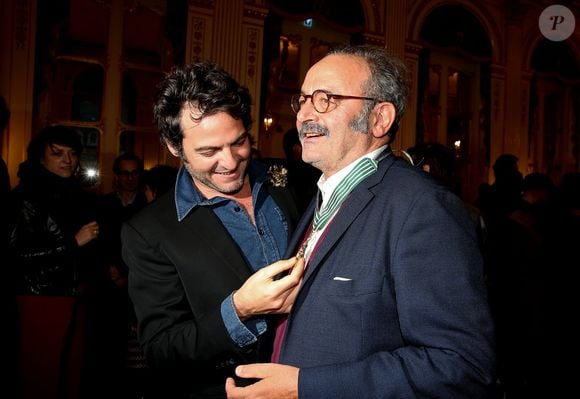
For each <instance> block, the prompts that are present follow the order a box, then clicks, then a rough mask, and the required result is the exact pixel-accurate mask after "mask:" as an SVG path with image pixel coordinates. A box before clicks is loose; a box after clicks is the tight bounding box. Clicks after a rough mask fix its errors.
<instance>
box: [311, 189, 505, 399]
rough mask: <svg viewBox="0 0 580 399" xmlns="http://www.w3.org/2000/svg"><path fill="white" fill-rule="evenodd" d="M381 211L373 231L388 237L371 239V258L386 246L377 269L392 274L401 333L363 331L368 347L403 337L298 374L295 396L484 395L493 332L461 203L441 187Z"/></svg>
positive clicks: (392, 328)
mask: <svg viewBox="0 0 580 399" xmlns="http://www.w3.org/2000/svg"><path fill="white" fill-rule="evenodd" d="M393 209H397V212H391V211H392V210H393ZM384 212H385V217H383V218H381V219H382V221H377V226H375V227H377V229H378V228H380V229H381V230H382V231H387V236H388V238H387V239H386V241H384V242H373V244H374V245H375V248H369V249H368V252H369V256H370V254H372V253H374V254H376V253H377V252H378V251H381V249H380V248H382V247H383V245H384V246H385V247H387V246H388V247H389V248H390V249H389V250H386V249H383V251H384V252H385V253H387V255H386V256H385V257H383V261H384V262H383V264H380V265H379V264H376V265H375V267H377V268H379V267H382V268H385V269H386V270H387V272H386V279H385V283H384V284H386V286H388V287H389V288H387V289H391V288H392V291H393V292H394V293H395V294H394V295H395V308H394V309H392V310H389V311H392V312H396V313H397V316H398V317H397V319H398V322H399V326H396V325H382V326H381V325H376V326H375V327H374V328H373V331H372V332H370V331H368V332H366V334H367V339H368V340H369V341H372V340H373V338H372V336H371V337H369V336H368V334H381V333H380V331H383V332H384V334H394V333H396V334H400V342H401V344H400V345H398V347H396V348H381V347H377V348H376V350H374V351H371V352H370V353H368V354H367V355H365V356H364V357H362V358H359V359H357V360H356V361H347V362H343V363H339V364H330V365H322V366H314V367H308V368H301V370H300V374H299V397H300V398H301V399H310V398H322V397H326V398H330V397H332V398H355V397H361V396H362V397H369V398H392V399H400V398H466V399H467V398H469V399H472V398H485V397H487V394H488V390H489V387H490V386H491V385H492V383H493V380H494V360H495V359H494V346H493V344H494V343H493V325H492V321H491V316H490V314H489V310H488V306H487V299H486V292H485V286H484V280H483V267H482V259H481V255H480V253H479V248H478V245H477V242H476V239H475V234H474V232H473V231H471V230H472V229H471V225H470V222H469V217H468V216H467V212H466V210H465V208H464V204H463V203H462V202H461V201H460V200H459V199H458V198H456V197H455V196H453V195H452V194H450V193H447V192H445V191H443V190H441V191H436V192H435V193H433V192H431V191H430V192H427V193H419V194H417V195H416V196H415V197H414V198H411V200H407V203H403V201H400V202H399V203H398V204H397V205H396V207H395V208H389V207H387V208H386V209H384ZM387 215H388V216H387ZM389 218H390V220H389ZM369 228H370V227H369ZM370 229H372V228H370ZM371 231H372V230H371ZM369 234H371V237H372V236H373V233H369ZM380 234H381V233H380V232H379V231H378V230H377V231H375V232H374V236H376V237H379V236H380ZM363 241H364V240H363ZM360 245H365V244H364V243H362V241H361V244H360ZM374 258H375V259H379V258H380V257H379V256H375V257H374ZM346 261H347V262H353V263H354V264H356V262H357V260H356V259H350V260H346ZM313 289H314V288H313ZM367 305H368V306H383V307H385V306H390V305H387V304H385V303H384V302H381V303H377V302H374V303H372V304H367ZM345 328H348V327H347V326H345ZM351 328H352V327H351ZM397 331H398V332H397ZM342 344H344V342H343V343H342ZM351 344H353V345H358V344H359V343H356V342H355V343H351Z"/></svg>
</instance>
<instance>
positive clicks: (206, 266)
mask: <svg viewBox="0 0 580 399" xmlns="http://www.w3.org/2000/svg"><path fill="white" fill-rule="evenodd" d="M268 190H269V192H270V194H271V195H272V197H273V198H274V200H275V201H276V203H277V204H278V206H280V208H281V209H282V210H283V212H284V213H285V216H286V219H287V222H288V226H289V229H290V231H289V234H291V233H292V230H293V229H294V226H295V224H296V221H297V219H298V212H297V210H296V207H295V205H294V201H293V197H292V196H291V194H290V192H289V191H288V190H287V189H285V188H276V187H272V186H268ZM122 241H123V251H122V252H123V259H124V260H125V262H126V263H127V265H128V267H129V294H130V297H131V299H132V301H133V303H134V307H135V312H136V315H137V319H138V321H139V341H140V343H141V345H142V347H143V349H144V351H145V354H146V357H147V359H148V361H149V362H150V364H151V366H152V367H153V368H154V369H157V370H164V371H165V373H164V374H165V376H167V377H170V378H171V382H167V384H166V385H165V384H164V385H165V386H167V387H168V388H170V387H175V389H176V390H178V391H180V392H187V393H188V394H189V395H193V396H194V397H220V396H225V389H224V384H225V378H226V376H228V375H233V368H234V367H235V366H236V365H237V364H240V363H248V362H255V361H263V360H267V359H268V358H269V355H270V350H271V345H270V342H267V343H265V342H264V341H266V340H269V339H271V335H269V334H264V336H262V337H261V338H260V340H259V342H258V344H257V345H252V346H251V347H249V348H248V349H247V350H245V351H242V350H240V349H239V348H238V347H237V346H236V345H235V344H234V343H233V342H232V340H231V338H230V336H229V334H228V331H227V329H226V327H225V325H224V323H223V320H222V316H221V311H220V309H221V303H222V301H223V300H224V298H226V297H227V296H228V295H230V294H231V293H232V292H233V291H234V290H236V289H238V288H239V287H240V286H241V285H242V284H243V282H244V281H245V280H246V279H247V278H248V277H249V276H250V275H251V274H252V269H251V267H250V265H249V264H248V263H247V262H246V260H245V258H244V257H243V256H242V254H241V253H240V250H239V248H238V246H237V245H236V243H235V242H234V240H233V239H232V238H231V236H230V235H229V234H228V232H227V230H226V229H225V227H224V226H223V225H222V223H221V222H220V220H219V219H218V217H217V216H216V215H215V214H214V213H213V212H212V211H211V210H210V209H207V208H205V207H197V208H195V209H194V210H193V211H192V212H191V213H190V214H188V215H187V217H186V218H185V219H183V220H182V221H181V222H179V221H178V220H177V211H176V207H175V200H174V192H173V191H172V192H170V193H168V194H167V195H164V196H162V197H161V198H159V199H158V200H156V201H155V202H153V203H151V204H150V205H148V206H147V207H145V209H143V211H141V212H140V213H139V214H137V215H136V216H135V217H134V218H132V219H131V220H130V221H128V222H127V223H125V224H124V226H123V229H122ZM273 330H274V328H273V327H269V328H268V331H269V332H273ZM261 348H264V349H265V350H261ZM214 395H217V396H214Z"/></svg>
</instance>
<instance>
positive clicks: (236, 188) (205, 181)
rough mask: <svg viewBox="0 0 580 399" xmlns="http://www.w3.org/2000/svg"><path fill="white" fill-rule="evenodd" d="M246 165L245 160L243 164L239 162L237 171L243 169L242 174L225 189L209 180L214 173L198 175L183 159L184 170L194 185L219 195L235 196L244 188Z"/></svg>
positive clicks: (247, 162) (246, 172) (246, 173)
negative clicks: (201, 186)
mask: <svg viewBox="0 0 580 399" xmlns="http://www.w3.org/2000/svg"><path fill="white" fill-rule="evenodd" d="M248 164H249V160H245V161H243V162H240V164H239V165H238V169H239V168H244V173H242V174H241V175H240V177H239V179H238V180H237V181H234V182H230V183H228V184H227V187H225V186H223V185H221V184H217V183H215V182H214V181H213V180H212V179H211V176H212V175H213V173H214V172H206V173H203V174H201V173H198V172H196V171H194V170H192V168H191V167H190V164H189V162H187V160H185V159H184V165H185V168H186V169H187V171H188V172H189V174H190V176H191V177H192V179H193V180H194V182H195V184H196V185H200V184H201V185H203V186H205V187H207V188H209V189H211V190H214V191H217V192H219V193H221V194H226V195H233V194H237V193H238V192H240V190H241V189H242V188H243V187H244V183H245V181H246V177H247V175H248Z"/></svg>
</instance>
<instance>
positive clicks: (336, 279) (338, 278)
mask: <svg viewBox="0 0 580 399" xmlns="http://www.w3.org/2000/svg"><path fill="white" fill-rule="evenodd" d="M333 280H334V281H352V278H348V277H339V276H336V277H335V278H333Z"/></svg>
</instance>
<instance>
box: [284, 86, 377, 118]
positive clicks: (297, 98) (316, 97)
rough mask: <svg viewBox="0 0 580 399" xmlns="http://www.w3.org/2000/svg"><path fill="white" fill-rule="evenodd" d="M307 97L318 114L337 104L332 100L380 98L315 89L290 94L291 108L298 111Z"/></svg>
mask: <svg viewBox="0 0 580 399" xmlns="http://www.w3.org/2000/svg"><path fill="white" fill-rule="evenodd" d="M308 99H310V101H311V102H312V106H313V107H314V109H315V110H316V112H318V113H320V114H324V113H325V112H328V111H332V110H333V109H334V108H332V109H331V105H333V106H336V105H337V104H336V102H335V101H333V100H369V101H376V102H380V100H378V99H376V98H371V97H359V96H343V95H342V94H334V93H328V92H326V91H324V90H315V91H314V92H313V93H312V94H297V95H294V96H292V98H291V99H290V106H291V107H292V110H293V111H294V112H296V113H298V111H300V108H302V106H303V105H304V104H305V103H306V100H308Z"/></svg>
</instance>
